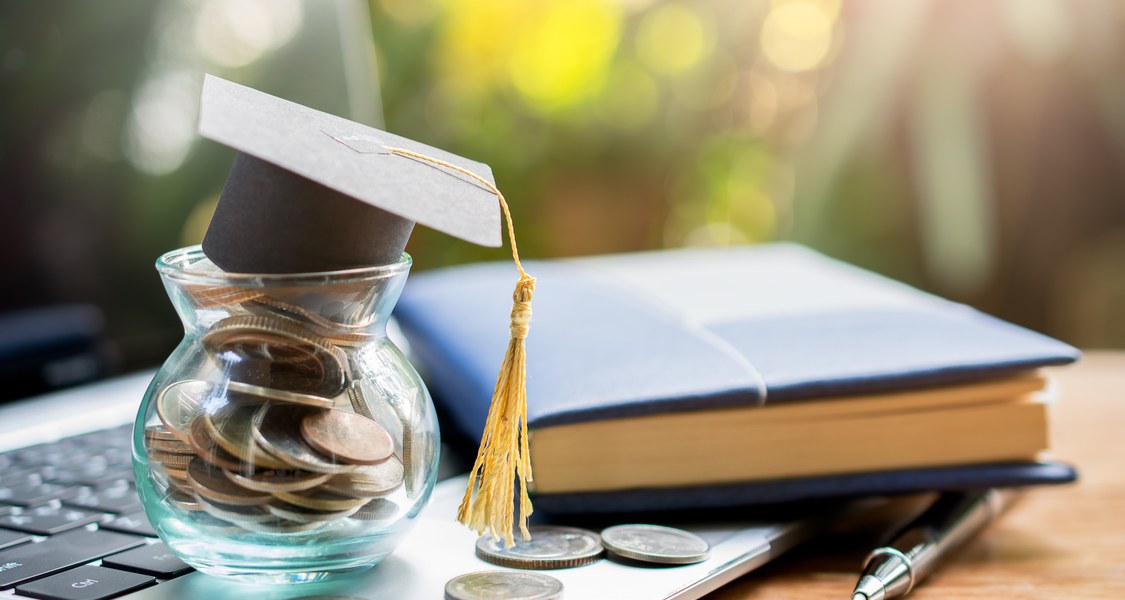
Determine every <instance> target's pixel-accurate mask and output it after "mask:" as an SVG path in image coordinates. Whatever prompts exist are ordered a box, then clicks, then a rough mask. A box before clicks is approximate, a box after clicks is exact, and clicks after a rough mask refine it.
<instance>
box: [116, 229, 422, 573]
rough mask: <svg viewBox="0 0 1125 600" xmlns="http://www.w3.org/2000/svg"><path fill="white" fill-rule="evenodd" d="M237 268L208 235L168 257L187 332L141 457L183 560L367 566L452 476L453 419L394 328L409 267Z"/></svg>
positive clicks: (155, 513) (168, 276)
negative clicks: (443, 463) (447, 448)
mask: <svg viewBox="0 0 1125 600" xmlns="http://www.w3.org/2000/svg"><path fill="white" fill-rule="evenodd" d="M410 262H411V261H410V257H409V256H408V255H406V254H403V255H402V258H401V259H400V260H399V261H398V262H397V263H394V264H390V265H384V266H379V267H372V268H364V269H354V270H348V271H335V272H324V273H307V274H300V275H261V274H236V273H225V272H223V271H221V270H219V269H218V268H217V267H215V266H214V264H213V263H211V262H210V261H209V260H208V259H207V258H206V257H205V256H204V255H203V252H202V250H201V249H200V248H199V247H198V246H195V247H190V248H183V249H180V250H175V251H172V252H169V253H167V254H165V255H164V256H162V257H161V258H160V260H159V261H157V265H156V267H157V270H158V271H159V272H160V275H161V278H162V279H163V281H164V285H165V288H166V289H167V291H168V295H169V296H170V297H171V299H172V304H173V305H175V307H176V312H177V313H178V314H179V316H180V319H181V320H182V321H183V323H184V331H185V335H184V339H183V341H182V342H181V343H180V345H179V347H177V348H176V350H175V351H174V352H173V353H172V355H171V356H170V357H169V358H168V360H167V361H166V362H165V363H164V366H162V367H161V368H160V371H159V372H158V373H157V374H156V377H155V379H153V381H152V384H151V385H150V386H149V388H148V391H147V392H146V393H145V397H144V401H143V402H142V404H141V407H140V411H139V413H138V415H137V421H136V425H135V427H134V430H133V466H134V471H135V474H136V480H137V486H138V489H139V492H140V496H141V501H142V502H143V504H144V508H145V512H146V513H147V515H148V517H149V520H150V521H151V522H152V524H153V526H154V528H155V529H156V532H157V533H158V534H159V535H160V538H161V539H162V540H163V541H164V542H165V543H166V544H167V545H168V547H170V548H171V549H172V551H173V552H175V553H176V555H178V556H179V557H180V558H181V559H183V560H184V562H186V563H188V564H190V565H192V566H193V567H195V568H197V569H199V570H200V571H203V572H205V573H210V574H213V575H221V576H228V577H234V578H238V579H243V580H249V581H255V582H296V581H315V580H318V579H321V578H323V577H324V576H326V575H328V574H330V573H334V572H341V571H348V570H353V569H357V568H363V567H368V566H371V565H374V564H376V563H378V562H379V561H380V560H381V559H383V558H384V557H386V556H387V555H388V554H390V553H391V551H393V550H394V548H395V547H396V546H397V545H398V543H399V542H400V541H401V539H402V536H403V535H404V534H405V533H406V532H407V531H408V529H409V528H410V525H411V524H412V522H413V520H414V519H415V517H417V515H418V513H419V512H420V511H421V510H422V508H423V507H424V506H425V503H426V501H427V500H428V498H429V495H430V492H431V491H432V489H433V486H434V483H435V481H436V478H437V460H438V446H439V439H438V435H439V434H438V428H437V421H436V419H435V417H434V409H433V404H432V403H431V400H430V396H429V393H428V392H427V390H426V387H425V386H424V385H423V383H422V381H421V379H420V378H419V376H418V373H417V372H416V371H415V370H414V368H413V367H412V366H411V365H410V363H409V362H408V361H407V360H406V358H405V357H404V356H403V354H402V353H401V352H400V351H399V349H398V348H397V347H396V346H395V345H394V344H393V343H392V342H391V341H390V340H388V339H387V336H386V323H387V319H388V317H389V316H390V313H391V310H392V309H393V308H394V305H395V302H396V301H397V300H398V297H399V294H400V292H401V291H402V287H403V285H404V284H405V282H406V277H407V273H408V271H409V270H410Z"/></svg>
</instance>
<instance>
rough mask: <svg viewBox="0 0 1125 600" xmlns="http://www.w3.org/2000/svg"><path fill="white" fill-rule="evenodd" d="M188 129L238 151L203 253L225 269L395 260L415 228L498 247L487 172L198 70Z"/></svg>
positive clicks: (309, 268) (313, 267) (329, 267)
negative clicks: (194, 111)
mask: <svg viewBox="0 0 1125 600" xmlns="http://www.w3.org/2000/svg"><path fill="white" fill-rule="evenodd" d="M199 133H200V135H202V136H203V137H205V138H208V139H210V140H214V141H216V142H219V143H220V144H223V145H224V146H229V147H231V148H233V149H235V150H237V151H238V152H239V154H238V156H237V157H236V158H235V161H234V166H233V167H232V168H231V172H230V176H229V177H228V178H227V183H226V187H225V188H224V189H223V194H222V196H221V198H220V200H219V205H218V207H217V208H216V210H215V216H214V217H213V218H212V220H211V225H210V227H209V228H208V229H207V235H206V237H205V238H204V239H203V251H204V253H205V254H206V255H207V257H208V258H210V259H211V261H212V262H214V263H215V264H216V265H218V266H219V267H220V268H222V269H224V270H226V271H233V272H241V273H308V272H313V271H334V270H341V269H350V268H357V267H368V266H374V265H383V264H388V263H393V262H395V261H397V260H398V259H399V256H400V255H401V254H402V251H403V248H405V247H406V241H407V238H409V237H410V232H411V230H412V228H413V226H414V223H415V222H418V223H421V224H423V225H426V226H429V227H432V228H434V229H437V230H438V231H442V232H444V233H448V234H450V235H453V236H456V237H458V238H461V239H463V240H466V241H469V242H473V243H475V244H480V245H483V246H499V245H500V208H499V204H498V203H497V201H496V194H494V193H493V192H492V191H491V190H489V189H488V188H486V187H484V186H483V185H482V184H481V183H480V182H478V181H475V180H473V179H471V178H469V177H467V176H466V175H464V174H462V173H459V172H457V171H454V170H451V169H448V168H445V167H442V166H439V165H437V164H435V163H433V162H427V161H424V160H419V159H416V158H411V157H408V156H403V155H401V154H395V153H392V152H390V151H388V150H387V148H401V149H404V150H407V151H411V152H415V153H418V154H422V155H426V156H428V157H433V158H435V159H438V160H440V161H443V162H446V163H449V164H452V165H456V166H458V167H461V168H463V169H466V170H468V171H470V172H472V173H474V174H476V175H478V176H480V177H482V178H484V179H486V180H488V181H489V183H492V184H494V183H495V182H494V181H493V179H492V170H491V169H489V167H488V165H486V164H483V163H479V162H475V161H471V160H469V159H466V158H462V157H460V156H457V155H455V154H451V153H449V152H445V151H443V150H439V149H437V148H432V147H430V146H426V145H425V144H420V143H418V142H415V141H413V140H409V139H407V138H404V137H401V136H397V135H394V134H391V133H387V132H385V131H380V130H378V129H375V128H373V127H368V126H366V125H362V124H360V123H355V122H353V121H349V120H347V119H343V118H340V117H337V116H334V115H330V114H327V113H323V112H320V111H317V110H313V109H311V108H308V107H305V106H301V105H300V104H296V103H294V102H289V101H287V100H283V99H281V98H277V97H275V96H271V95H269V94H266V93H263V92H259V91H257V90H254V89H251V88H248V87H245V86H241V85H238V84H236V83H232V82H230V81H226V80H224V79H220V78H218V77H214V76H212V75H207V76H205V78H204V81H203V98H202V101H201V103H200V115H199Z"/></svg>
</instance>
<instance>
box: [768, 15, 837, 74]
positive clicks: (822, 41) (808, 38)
mask: <svg viewBox="0 0 1125 600" xmlns="http://www.w3.org/2000/svg"><path fill="white" fill-rule="evenodd" d="M833 18H834V15H833V14H831V12H830V11H829V9H827V8H826V6H825V5H824V4H823V3H820V2H813V1H810V0H792V1H789V2H784V3H782V4H779V5H777V6H775V7H774V8H773V10H771V11H770V13H769V15H768V16H767V17H766V20H765V22H764V23H763V24H762V37H761V45H762V54H764V55H765V57H766V58H767V59H769V61H770V62H771V63H773V65H774V66H776V67H777V68H778V69H781V70H782V71H790V72H794V73H797V72H801V71H808V70H810V69H815V68H817V67H819V66H821V64H822V63H823V62H824V60H825V58H827V57H828V51H829V50H830V49H831V47H832V26H833V20H834V19H833Z"/></svg>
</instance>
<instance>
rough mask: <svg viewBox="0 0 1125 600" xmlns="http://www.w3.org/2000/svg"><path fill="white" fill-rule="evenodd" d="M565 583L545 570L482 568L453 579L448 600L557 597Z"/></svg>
mask: <svg viewBox="0 0 1125 600" xmlns="http://www.w3.org/2000/svg"><path fill="white" fill-rule="evenodd" d="M562 593H563V584H562V582H561V581H559V580H558V579H555V578H554V577H551V576H550V575H544V574H542V573H521V572H518V571H478V572H476V573H466V574H464V575H459V576H457V577H454V578H453V579H450V580H449V582H448V583H446V584H445V600H557V599H558V598H562V597H563V594H562Z"/></svg>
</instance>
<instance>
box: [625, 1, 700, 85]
mask: <svg viewBox="0 0 1125 600" xmlns="http://www.w3.org/2000/svg"><path fill="white" fill-rule="evenodd" d="M714 40H715V36H714V31H713V30H712V28H711V26H710V24H709V23H708V22H707V21H705V20H704V19H703V17H702V16H701V15H700V13H699V12H697V11H696V9H695V8H693V7H692V6H689V5H687V4H684V3H681V2H671V3H668V4H664V5H662V6H659V7H657V8H654V9H653V10H652V11H651V12H650V13H648V14H646V15H644V18H642V19H641V22H640V24H639V25H638V28H637V38H636V46H637V55H638V56H639V57H640V58H641V60H642V61H644V63H645V64H646V65H647V66H648V67H649V68H650V69H652V70H653V71H654V72H656V73H661V74H664V75H676V74H679V73H683V72H684V71H687V70H688V69H690V68H692V67H694V66H696V65H697V64H699V63H700V62H701V61H702V60H704V58H706V56H707V54H708V53H710V52H711V50H712V48H713V47H714Z"/></svg>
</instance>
